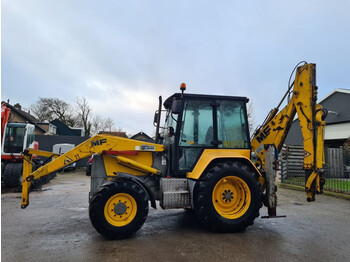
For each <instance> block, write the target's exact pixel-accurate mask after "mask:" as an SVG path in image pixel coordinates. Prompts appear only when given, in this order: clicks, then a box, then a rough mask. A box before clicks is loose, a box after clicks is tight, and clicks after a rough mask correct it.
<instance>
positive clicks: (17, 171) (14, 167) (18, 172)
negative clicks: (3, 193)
mask: <svg viewBox="0 0 350 262" xmlns="http://www.w3.org/2000/svg"><path fill="white" fill-rule="evenodd" d="M22 172H23V163H7V164H6V166H5V168H4V174H3V177H4V185H5V187H8V188H10V187H19V186H20V185H21V183H22V181H21V178H22Z"/></svg>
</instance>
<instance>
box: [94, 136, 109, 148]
mask: <svg viewBox="0 0 350 262" xmlns="http://www.w3.org/2000/svg"><path fill="white" fill-rule="evenodd" d="M105 143H107V139H106V138H103V139H97V140H95V141H93V140H92V141H91V146H92V147H93V146H102V145H103V144H105Z"/></svg>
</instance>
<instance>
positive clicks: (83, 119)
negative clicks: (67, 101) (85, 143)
mask: <svg viewBox="0 0 350 262" xmlns="http://www.w3.org/2000/svg"><path fill="white" fill-rule="evenodd" d="M75 102H76V103H77V106H78V111H77V114H78V115H77V123H79V124H80V125H82V126H83V127H84V130H85V135H86V136H90V134H91V126H92V123H91V108H90V106H89V104H88V102H87V99H86V98H85V97H82V98H81V99H80V98H76V99H75Z"/></svg>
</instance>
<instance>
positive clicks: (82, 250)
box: [1, 171, 350, 262]
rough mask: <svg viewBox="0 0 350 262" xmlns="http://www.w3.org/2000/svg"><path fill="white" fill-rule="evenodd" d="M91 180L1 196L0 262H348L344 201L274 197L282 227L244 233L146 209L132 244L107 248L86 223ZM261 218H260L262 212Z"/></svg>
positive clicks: (70, 177)
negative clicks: (23, 203)
mask: <svg viewBox="0 0 350 262" xmlns="http://www.w3.org/2000/svg"><path fill="white" fill-rule="evenodd" d="M88 191H89V178H88V177H86V176H85V175H84V172H82V171H76V172H75V173H69V174H63V175H61V174H60V175H59V176H58V177H57V178H55V179H54V180H52V181H51V182H50V183H49V184H47V185H45V186H44V187H43V191H41V192H33V193H31V198H30V200H31V203H30V205H29V207H28V208H27V209H25V210H21V209H20V194H18V193H8V192H7V193H3V194H2V195H1V200H2V203H1V242H2V243H1V258H2V261H5V262H7V261H16V262H17V261H154V262H156V261H162V262H163V261H182V262H184V261H191V262H193V261H220V262H221V261H349V260H350V201H348V200H343V199H337V198H334V197H329V196H324V195H321V196H318V198H317V202H314V203H307V202H306V200H305V198H306V196H305V194H304V193H303V192H298V191H292V190H288V189H279V204H280V205H279V209H278V212H279V214H283V215H287V218H284V219H270V220H267V219H261V218H257V219H256V220H255V224H254V226H251V227H249V228H248V229H247V230H246V231H245V232H244V233H238V234H217V233H213V232H210V231H207V230H206V229H204V228H202V227H201V226H200V225H199V224H198V221H197V219H196V218H195V216H194V215H193V214H192V213H191V212H187V211H183V210H167V211H164V210H161V209H157V210H154V209H150V212H149V216H148V218H147V221H146V223H145V224H144V226H143V227H142V228H141V230H140V231H139V232H138V233H137V234H136V236H135V237H133V238H131V239H127V240H122V241H109V240H106V239H105V238H103V237H102V236H100V235H99V234H98V233H97V232H96V231H95V230H94V228H93V227H92V226H91V224H90V221H89V218H88ZM261 215H266V210H265V208H262V209H261Z"/></svg>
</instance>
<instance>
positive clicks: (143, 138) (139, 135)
mask: <svg viewBox="0 0 350 262" xmlns="http://www.w3.org/2000/svg"><path fill="white" fill-rule="evenodd" d="M130 139H134V140H139V141H145V142H150V143H154V142H155V141H154V139H153V138H151V137H150V136H148V135H147V134H146V133H144V132H142V131H141V132H139V133H137V134H135V135H133V136H132V137H130Z"/></svg>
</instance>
